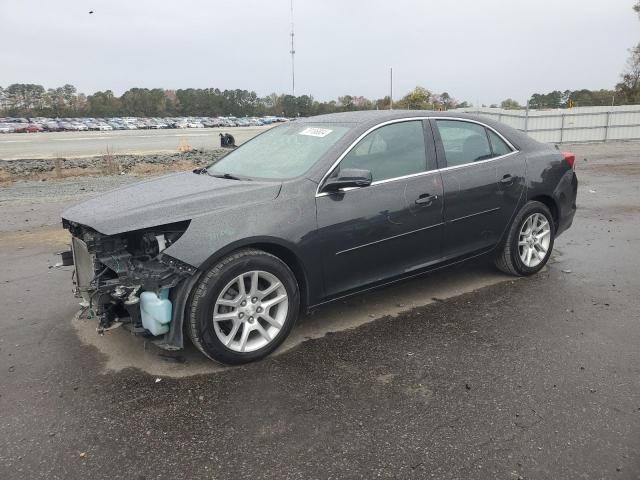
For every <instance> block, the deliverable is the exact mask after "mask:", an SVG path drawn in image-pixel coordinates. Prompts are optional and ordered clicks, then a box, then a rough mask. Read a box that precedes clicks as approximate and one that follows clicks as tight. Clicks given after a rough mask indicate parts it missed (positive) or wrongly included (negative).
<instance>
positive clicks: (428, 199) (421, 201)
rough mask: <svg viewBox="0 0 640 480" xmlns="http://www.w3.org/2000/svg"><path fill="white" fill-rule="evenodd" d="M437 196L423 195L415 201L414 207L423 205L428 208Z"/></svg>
mask: <svg viewBox="0 0 640 480" xmlns="http://www.w3.org/2000/svg"><path fill="white" fill-rule="evenodd" d="M437 199H438V196H437V195H431V194H430V193H423V194H422V195H420V196H419V197H418V198H417V199H416V205H425V206H429V205H431V204H432V203H433V201H434V200H437Z"/></svg>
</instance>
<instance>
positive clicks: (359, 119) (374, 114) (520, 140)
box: [296, 110, 541, 149]
mask: <svg viewBox="0 0 640 480" xmlns="http://www.w3.org/2000/svg"><path fill="white" fill-rule="evenodd" d="M419 117H451V118H461V119H466V120H473V121H476V122H480V123H483V124H485V125H488V126H490V127H492V128H494V129H496V130H497V131H498V132H500V133H501V134H502V135H504V136H505V137H507V139H508V140H509V141H510V142H511V143H512V144H513V145H515V146H516V147H517V148H519V149H523V148H524V149H530V148H539V147H540V146H541V144H540V143H539V142H537V141H535V140H534V139H532V138H531V137H529V136H528V135H526V134H524V133H522V132H520V131H518V130H516V129H515V128H512V127H510V126H508V125H505V124H504V123H501V122H496V121H495V120H492V119H490V118H487V117H484V116H480V115H471V114H468V113H463V112H458V111H447V112H439V111H435V110H360V111H355V112H341V113H329V114H326V115H317V116H315V117H305V118H300V119H297V120H296V121H297V122H301V123H315V124H317V123H343V124H353V125H354V126H356V127H357V128H356V130H358V131H361V132H362V131H364V130H367V129H369V128H371V127H374V126H376V125H378V124H380V123H384V122H387V121H390V120H397V119H401V118H419Z"/></svg>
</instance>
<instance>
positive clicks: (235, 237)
mask: <svg viewBox="0 0 640 480" xmlns="http://www.w3.org/2000/svg"><path fill="white" fill-rule="evenodd" d="M316 187H317V185H316V184H315V183H314V182H312V181H311V180H308V179H301V180H298V181H295V182H288V183H284V184H283V186H282V190H281V191H280V194H279V195H278V196H277V197H276V198H275V199H273V200H269V201H267V202H263V203H259V204H249V205H237V206H234V207H232V208H228V209H225V210H222V211H216V212H211V213H205V214H203V215H201V216H198V217H196V218H193V219H192V221H191V224H190V225H189V228H188V229H187V231H186V232H185V233H184V235H183V236H182V237H180V239H179V240H178V241H177V242H176V243H174V244H173V245H171V246H170V247H169V248H167V250H165V252H166V254H167V255H170V256H172V257H174V258H177V259H178V260H181V261H183V262H185V263H188V264H189V265H192V266H194V267H198V268H207V267H208V266H209V264H210V263H211V262H212V261H215V260H217V259H218V258H220V257H221V256H224V255H225V254H226V253H228V252H230V251H233V250H236V249H238V248H242V247H243V246H248V245H255V244H258V243H269V244H274V245H278V246H281V247H284V248H286V249H288V250H289V251H290V252H292V253H293V254H294V255H296V257H297V258H298V260H299V261H300V263H301V264H302V265H301V266H302V267H303V269H304V270H305V277H307V281H308V282H309V285H308V287H309V291H311V292H319V291H321V284H322V282H321V278H319V276H317V275H314V272H316V271H320V270H319V265H317V263H319V261H320V260H319V258H315V257H319V256H318V255H314V254H313V249H312V247H311V245H310V244H311V242H312V239H313V238H314V236H315V232H316V228H317V222H316V206H315V197H314V193H315V189H316Z"/></svg>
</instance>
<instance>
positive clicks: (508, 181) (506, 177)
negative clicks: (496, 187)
mask: <svg viewBox="0 0 640 480" xmlns="http://www.w3.org/2000/svg"><path fill="white" fill-rule="evenodd" d="M514 180H515V179H514V178H513V177H512V176H511V174H510V173H507V174H506V175H504V176H503V177H502V178H501V179H500V183H502V184H503V185H507V186H509V185H511V184H513V181H514Z"/></svg>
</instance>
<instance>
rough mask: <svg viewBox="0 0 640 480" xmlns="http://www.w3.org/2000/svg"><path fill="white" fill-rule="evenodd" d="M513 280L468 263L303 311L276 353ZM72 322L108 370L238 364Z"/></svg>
mask: <svg viewBox="0 0 640 480" xmlns="http://www.w3.org/2000/svg"><path fill="white" fill-rule="evenodd" d="M514 279H515V278H514V277H510V276H507V275H504V274H502V273H500V272H498V271H497V270H494V269H493V268H492V267H491V266H489V265H473V264H469V265H467V266H465V265H463V266H460V267H458V268H455V269H451V270H444V271H442V272H438V273H433V274H430V275H427V276H424V277H420V278H417V279H413V280H409V281H405V282H402V283H399V284H396V285H394V286H392V287H387V288H385V289H381V290H377V291H373V292H369V293H366V294H362V295H358V296H355V297H352V298H350V299H348V300H343V301H338V302H335V303H333V304H330V305H327V306H325V307H322V308H319V309H317V310H316V311H315V313H313V314H312V315H307V316H302V317H301V318H300V319H299V320H298V323H297V325H296V326H295V327H294V328H293V331H292V332H291V334H290V335H289V338H287V340H286V341H285V342H284V343H283V344H282V345H281V346H280V348H279V349H278V350H277V351H276V352H275V353H273V354H272V355H281V354H283V353H284V352H286V351H288V350H291V349H292V348H294V347H296V346H298V345H300V344H301V343H302V342H305V341H308V340H312V339H316V338H321V337H323V336H325V335H326V334H327V333H329V332H341V331H344V330H349V329H352V328H357V327H359V326H360V325H364V324H366V323H369V322H372V321H375V320H376V319H379V318H381V317H385V316H396V315H398V314H399V313H401V312H404V311H408V310H411V309H412V308H415V307H421V306H424V305H428V304H430V303H434V302H435V301H437V300H443V299H447V298H451V297H455V296H458V295H462V294H463V293H468V292H472V291H474V290H478V289H479V288H482V287H486V286H489V285H494V284H496V283H500V282H505V281H509V280H514ZM434 298H435V299H437V300H434ZM425 321H427V318H426V317H425ZM72 323H73V325H74V327H75V329H76V332H77V334H78V336H79V338H80V340H81V341H82V342H83V343H85V344H88V345H92V346H94V347H96V348H97V349H98V350H99V351H100V352H101V353H102V354H104V356H105V358H106V361H105V363H104V366H103V373H108V372H113V371H116V372H117V371H120V370H122V369H125V368H130V367H133V368H138V369H140V370H143V371H145V372H147V373H149V374H150V375H154V376H160V377H163V376H164V377H188V376H192V375H199V374H207V373H215V372H220V371H225V370H228V369H230V368H233V367H226V366H223V365H220V364H217V363H215V362H212V361H211V360H209V359H207V358H206V357H205V356H204V355H202V354H201V353H200V352H199V351H198V350H196V349H195V348H194V347H193V346H192V345H191V344H190V342H189V341H188V340H186V339H185V343H186V344H187V348H185V349H184V350H182V351H179V352H165V351H164V350H160V349H159V348H158V347H156V346H155V345H154V344H153V343H152V342H150V341H148V340H145V339H144V338H142V337H139V336H133V335H131V334H130V333H129V332H128V331H127V330H126V329H124V328H118V329H115V330H111V331H109V332H106V333H105V335H104V336H99V335H98V334H97V333H96V322H95V320H86V319H83V318H80V315H79V314H78V315H76V316H75V317H74V318H73V320H72Z"/></svg>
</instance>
